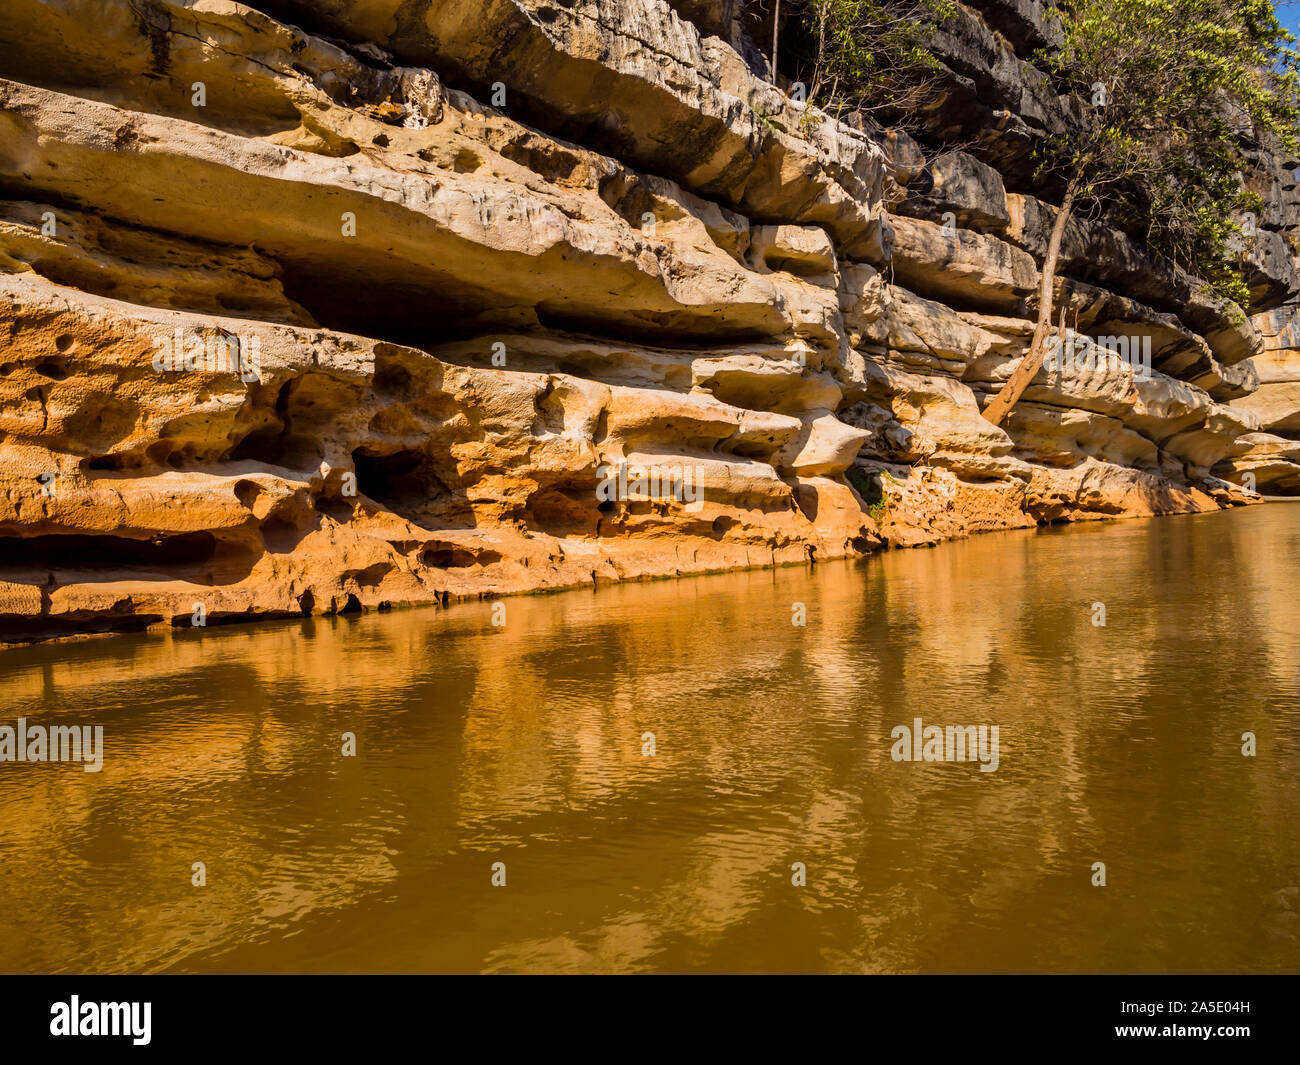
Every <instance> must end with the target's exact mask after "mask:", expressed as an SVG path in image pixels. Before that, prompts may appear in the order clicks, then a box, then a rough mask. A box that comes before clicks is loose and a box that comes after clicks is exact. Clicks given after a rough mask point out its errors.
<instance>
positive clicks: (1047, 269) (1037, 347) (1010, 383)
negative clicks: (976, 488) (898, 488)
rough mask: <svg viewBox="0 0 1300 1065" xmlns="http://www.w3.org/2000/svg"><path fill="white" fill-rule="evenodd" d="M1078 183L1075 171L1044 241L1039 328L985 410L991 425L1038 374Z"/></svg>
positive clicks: (1049, 326) (1006, 410)
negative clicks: (1048, 236)
mask: <svg viewBox="0 0 1300 1065" xmlns="http://www.w3.org/2000/svg"><path fill="white" fill-rule="evenodd" d="M1080 184H1081V180H1080V178H1079V177H1078V171H1076V176H1074V177H1072V178H1070V181H1069V184H1068V185H1066V187H1065V198H1064V199H1063V200H1061V209H1060V212H1059V213H1058V214H1057V216H1056V222H1055V224H1053V226H1052V235H1051V238H1050V239H1049V240H1048V242H1047V256H1046V257H1045V258H1044V259H1043V272H1042V277H1041V280H1040V281H1039V285H1038V327H1037V328H1036V329H1035V330H1034V339H1033V342H1032V343H1031V344H1030V345H1029V354H1028V355H1026V356H1025V357H1024V358H1023V359H1021V360H1020V365H1019V366H1017V367H1016V369H1015V372H1014V373H1013V374H1012V375H1011V376H1010V377H1009V378H1007V382H1006V384H1004V385H1003V386H1002V387H1001V388H1000V389H999V390H998V394H997V395H996V396H994V397H993V400H992V402H990V403H989V405H988V406H987V407H985V408H984V417H985V418H986V419H988V420H989V421H990V422H992V423H993V424H994V425H1001V424H1002V422H1003V421H1004V420H1005V419H1006V416H1007V415H1008V414H1010V413H1011V408H1012V407H1014V406H1015V405H1016V401H1017V400H1018V399H1020V397H1021V396H1022V395H1023V394H1024V391H1025V389H1026V388H1028V387H1029V382H1030V381H1032V380H1033V379H1034V375H1035V374H1036V373H1038V369H1039V367H1040V366H1042V365H1043V358H1044V357H1045V356H1046V354H1047V337H1048V334H1050V333H1051V331H1052V288H1053V285H1054V283H1055V281H1056V261H1057V259H1058V258H1060V255H1061V240H1062V238H1063V237H1064V236H1065V227H1066V225H1068V224H1069V221H1070V218H1071V216H1072V215H1073V214H1074V201H1075V199H1076V198H1077V197H1078V195H1079V185H1080ZM1062 324H1064V320H1062Z"/></svg>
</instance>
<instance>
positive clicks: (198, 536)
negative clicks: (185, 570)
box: [0, 532, 219, 572]
mask: <svg viewBox="0 0 1300 1065" xmlns="http://www.w3.org/2000/svg"><path fill="white" fill-rule="evenodd" d="M218 546H219V542H218V540H217V538H216V537H215V536H213V535H212V534H211V533H209V532H195V533H181V534H179V535H176V536H165V537H157V538H154V539H151V540H135V539H131V538H129V537H125V536H94V535H82V534H66V535H65V534H58V533H53V534H47V535H44V536H7V537H0V572H3V571H7V570H22V569H33V568H44V569H51V570H55V571H56V572H57V571H59V570H84V569H141V570H167V569H172V568H175V567H178V566H194V565H201V564H203V563H206V562H211V561H212V560H213V559H214V558H215V557H216V555H217V549H218Z"/></svg>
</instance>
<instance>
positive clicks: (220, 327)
mask: <svg viewBox="0 0 1300 1065" xmlns="http://www.w3.org/2000/svg"><path fill="white" fill-rule="evenodd" d="M1042 13H1043V5H1041V4H1039V3H1037V2H1036V0H1035V2H1033V3H1028V2H1026V0H983V2H981V3H975V4H972V5H969V6H965V7H959V15H958V17H957V18H956V19H955V20H954V22H953V23H952V25H951V26H950V27H948V29H947V30H945V33H944V34H943V35H942V40H941V41H940V42H938V44H937V47H938V48H939V49H940V57H941V59H942V60H943V62H944V63H945V68H946V69H947V70H948V71H949V72H950V74H951V87H950V91H949V100H948V102H947V104H946V105H945V107H943V108H940V109H939V110H938V111H937V112H936V113H935V114H934V115H932V116H929V118H928V121H930V122H931V124H932V127H933V128H932V129H931V130H930V133H932V134H933V135H934V136H939V135H941V134H947V133H958V134H962V135H969V136H968V139H969V141H970V142H971V144H972V145H973V146H972V147H971V148H970V150H969V151H964V152H950V153H948V154H947V155H944V156H940V157H939V158H937V159H933V158H930V159H928V161H927V158H928V157H927V155H926V153H924V152H923V151H922V150H921V145H920V144H919V143H918V142H916V141H912V140H911V139H910V138H908V137H907V136H906V135H903V134H894V135H890V136H885V135H884V134H882V133H880V132H878V131H875V130H874V129H856V128H850V127H849V126H847V125H845V124H843V123H840V122H836V121H833V120H831V119H829V118H827V117H826V116H824V115H821V114H820V113H819V112H816V111H812V110H809V109H808V108H805V107H804V106H803V105H801V104H799V103H797V102H796V101H795V100H794V99H792V98H791V97H790V96H788V95H787V94H786V93H785V92H783V91H782V90H781V89H780V88H778V86H777V85H776V84H774V83H773V79H772V75H771V72H770V71H769V70H768V69H767V68H766V64H765V61H764V60H763V59H762V57H761V55H760V54H759V52H758V50H757V49H756V48H755V47H754V46H753V45H752V44H751V43H750V35H751V31H752V29H753V27H752V26H751V25H749V24H747V23H746V21H745V17H744V15H743V12H742V11H741V8H740V5H737V4H735V3H733V2H732V0H689V2H688V0H677V2H673V3H667V2H665V0H617V2H615V0H572V2H568V3H564V4H555V3H551V2H547V0H486V2H485V0H474V2H470V0H442V2H439V3H433V4H428V3H424V4H421V3H416V4H411V3H406V2H404V0H359V2H350V0H349V2H346V3H345V2H342V0H321V2H314V3H310V4H309V3H306V2H302V3H299V2H296V0H262V2H258V0H255V2H253V3H252V4H250V5H245V4H242V3H236V2H232V0H138V2H134V3H130V4H120V5H103V4H100V3H97V2H93V0H58V2H55V0H6V3H5V5H4V6H3V8H2V9H0V337H3V339H2V340H0V460H2V461H0V640H3V639H27V638H33V637H43V636H53V635H63V634H71V633H80V632H94V631H111V630H120V629H130V628H139V627H144V626H148V625H152V624H171V625H189V624H193V623H195V622H196V620H201V621H204V622H205V623H214V622H219V621H223V620H238V619H244V618H249V617H255V616H293V615H299V614H310V613H313V612H337V611H345V610H352V609H371V608H385V607H387V606H390V605H395V604H401V603H419V602H437V601H446V600H448V599H449V598H454V597H461V596H497V595H504V594H508V593H512V592H520V591H529V590H536V589H544V588H561V587H574V586H579V585H583V584H590V583H592V582H599V581H606V580H611V581H612V580H619V579H627V578H637V577H651V576H667V575H677V574H687V573H698V572H703V571H708V570H715V569H722V568H732V567H742V566H759V565H772V564H779V563H786V562H796V561H807V560H810V559H817V558H828V557H842V556H846V555H854V554H860V553H865V552H868V551H871V550H874V549H876V548H877V547H880V546H882V545H885V544H900V545H910V544H917V543H928V542H934V541H936V540H939V539H943V538H946V537H951V536H960V535H964V534H966V533H968V532H972V531H980V530H985V529H996V528H1008V527H1016V526H1028V525H1032V524H1035V523H1043V522H1053V521H1068V520H1080V519H1087V518H1099V517H1107V516H1117V515H1133V514H1142V515H1146V514H1160V513H1169V512H1175V511H1188V510H1203V509H1210V508H1214V507H1218V506H1221V505H1228V504H1232V503H1239V502H1244V501H1247V500H1248V499H1249V498H1251V497H1250V496H1249V495H1248V493H1246V492H1244V491H1243V490H1242V489H1241V487H1240V485H1241V484H1242V480H1243V475H1244V474H1251V475H1252V476H1253V477H1254V478H1255V479H1256V481H1257V482H1258V487H1259V491H1260V492H1267V493H1283V492H1289V493H1300V478H1297V474H1300V456H1297V454H1296V450H1295V440H1296V439H1297V433H1300V420H1298V419H1300V415H1297V411H1300V394H1297V389H1300V354H1297V351H1296V348H1297V345H1296V343H1295V341H1296V338H1295V337H1294V336H1293V333H1292V329H1293V322H1294V318H1293V315H1294V314H1295V313H1296V308H1297V307H1300V281H1298V280H1297V275H1296V271H1295V266H1294V258H1293V255H1292V247H1291V244H1292V241H1293V240H1294V233H1295V231H1296V228H1297V225H1300V211H1298V209H1297V200H1298V199H1300V196H1298V194H1297V192H1296V189H1295V182H1294V179H1293V175H1291V174H1290V173H1289V172H1288V170H1287V168H1288V167H1290V166H1293V165H1294V161H1291V160H1274V159H1272V158H1271V157H1269V158H1267V159H1265V158H1264V156H1265V155H1266V153H1264V151H1263V149H1260V154H1261V159H1262V160H1263V163H1266V164H1267V165H1266V166H1265V165H1263V164H1261V173H1265V174H1267V175H1271V176H1270V177H1269V179H1268V183H1267V188H1265V189H1264V190H1263V191H1264V192H1265V193H1266V194H1267V196H1266V199H1267V200H1268V202H1269V205H1270V208H1269V213H1268V215H1267V217H1266V218H1265V219H1264V220H1263V223H1262V224H1263V230H1262V233H1263V235H1262V237H1261V240H1260V241H1259V243H1258V245H1257V246H1253V247H1252V249H1251V250H1250V253H1249V262H1250V270H1251V271H1252V272H1251V275H1250V281H1251V286H1252V297H1253V301H1254V302H1253V304H1252V306H1251V307H1250V308H1248V310H1249V311H1250V317H1245V316H1243V315H1241V314H1240V313H1234V311H1235V309H1234V308H1231V307H1227V306H1224V305H1223V304H1221V303H1220V302H1217V301H1215V300H1214V299H1212V298H1210V297H1209V296H1208V295H1206V294H1205V293H1204V292H1203V291H1202V290H1201V289H1200V288H1199V287H1198V286H1197V285H1196V284H1195V283H1194V282H1193V281H1192V280H1191V279H1189V278H1187V277H1185V276H1183V275H1181V274H1179V273H1178V272H1177V271H1174V270H1171V269H1169V268H1167V267H1164V266H1162V265H1160V264H1158V263H1156V262H1153V261H1152V260H1151V259H1150V258H1149V257H1148V256H1146V254H1145V253H1144V252H1143V250H1142V248H1141V247H1140V245H1138V244H1137V243H1136V242H1135V241H1133V240H1132V239H1131V238H1130V237H1127V236H1125V235H1124V234H1121V233H1116V232H1112V231H1110V230H1106V229H1104V228H1102V227H1098V226H1090V225H1088V224H1086V223H1082V222H1080V223H1078V224H1076V225H1075V226H1073V227H1072V229H1071V232H1070V234H1069V238H1068V240H1067V243H1066V248H1065V250H1064V253H1063V265H1062V279H1061V282H1060V289H1059V295H1060V298H1061V299H1062V300H1063V301H1064V302H1065V303H1066V304H1067V305H1068V307H1069V308H1070V312H1069V313H1070V315H1071V320H1072V321H1073V322H1074V324H1075V328H1076V329H1079V330H1081V331H1089V332H1092V333H1096V334H1113V335H1117V336H1118V335H1124V336H1129V337H1135V338H1145V339H1146V340H1147V341H1148V342H1149V343H1150V345H1151V349H1152V351H1153V366H1152V372H1151V374H1150V376H1149V378H1146V377H1144V376H1143V375H1139V374H1136V373H1134V372H1132V371H1130V370H1120V371H1114V370H1112V369H1110V368H1099V369H1095V370H1078V369H1077V368H1075V369H1068V368H1067V369H1062V370H1059V371H1053V372H1050V373H1049V372H1048V371H1046V370H1044V371H1043V372H1042V373H1041V374H1040V377H1039V378H1038V379H1036V381H1035V384H1034V386H1033V387H1031V389H1030V390H1029V392H1027V393H1026V396H1025V400H1024V401H1023V402H1022V403H1021V404H1020V405H1019V406H1018V407H1017V409H1016V410H1015V412H1014V414H1013V417H1012V418H1011V419H1010V420H1009V422H1008V423H1007V425H1006V426H1005V427H1004V428H1001V429H999V428H994V427H992V426H990V425H989V424H988V423H987V422H985V421H984V420H983V419H982V418H981V417H980V416H979V410H980V406H981V404H982V403H983V402H986V401H987V398H988V396H989V395H990V394H991V393H992V391H993V390H995V389H996V388H997V387H998V386H999V384H1000V383H1001V382H1002V381H1003V380H1005V379H1006V377H1007V376H1008V375H1009V374H1010V372H1011V371H1012V369H1013V368H1014V366H1015V363H1016V360H1017V359H1018V358H1019V357H1020V355H1021V353H1022V352H1023V350H1024V347H1025V344H1026V340H1027V337H1028V335H1029V331H1030V320H1031V318H1032V316H1033V314H1034V311H1035V308H1034V306H1033V300H1034V288H1035V284H1034V283H1035V277H1036V268H1037V263H1038V262H1039V261H1041V257H1042V250H1043V247H1044V243H1045V236H1044V234H1045V232H1046V229H1047V228H1048V227H1050V225H1051V218H1052V212H1053V210H1054V208H1052V206H1051V204H1050V199H1051V196H1052V190H1051V189H1050V188H1036V187H1035V186H1034V185H1033V183H1032V180H1031V174H1030V171H1029V169H1028V168H1027V166H1026V163H1025V161H1026V159H1027V158H1028V152H1029V148H1030V147H1031V146H1032V142H1033V140H1034V138H1035V137H1036V136H1041V135H1042V133H1043V132H1044V131H1048V130H1052V129H1056V128H1060V127H1061V125H1062V124H1063V123H1067V124H1068V122H1069V121H1070V115H1071V106H1072V105H1071V104H1070V102H1068V101H1062V100H1059V99H1057V98H1056V97H1054V96H1052V95H1051V94H1050V92H1046V90H1044V89H1043V88H1042V84H1041V79H1039V78H1036V77H1035V76H1034V72H1033V71H1032V68H1031V67H1030V65H1029V61H1028V57H1029V55H1030V54H1031V52H1032V50H1033V48H1034V47H1037V46H1038V45H1039V44H1042V43H1044V42H1045V41H1046V42H1049V43H1050V39H1051V31H1050V22H1046V21H1044V19H1043V17H1042ZM777 81H778V82H782V78H781V77H780V76H778V78H777ZM616 471H622V474H623V477H624V480H623V482H622V485H623V490H621V491H619V492H616V493H614V496H616V497H615V498H611V497H610V493H609V492H603V491H602V489H601V485H602V484H608V480H609V477H610V474H611V472H616ZM647 472H648V473H653V474H655V475H656V479H657V476H658V475H660V474H662V475H663V476H664V477H665V478H669V477H671V476H678V477H684V478H687V479H688V480H689V482H690V483H691V484H692V485H694V486H696V487H698V489H699V490H700V491H699V492H698V498H692V497H691V493H688V492H685V491H680V492H678V491H676V489H674V490H673V491H672V492H667V493H665V492H662V491H656V490H654V488H653V484H652V487H651V489H649V490H645V489H642V490H638V489H637V488H636V487H635V485H636V483H637V479H638V475H639V474H642V473H647ZM629 474H630V476H629ZM629 482H630V483H631V484H632V485H633V486H634V487H633V488H632V489H631V490H628V489H627V485H628V483H629ZM675 483H676V484H677V485H678V487H680V486H681V484H682V481H681V480H679V481H678V482H675Z"/></svg>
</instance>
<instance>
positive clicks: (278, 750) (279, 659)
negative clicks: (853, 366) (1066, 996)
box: [0, 504, 1300, 973]
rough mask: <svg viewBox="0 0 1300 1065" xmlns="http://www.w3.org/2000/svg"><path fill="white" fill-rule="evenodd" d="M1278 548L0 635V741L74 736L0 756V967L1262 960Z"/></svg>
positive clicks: (629, 967)
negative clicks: (5, 729)
mask: <svg viewBox="0 0 1300 1065" xmlns="http://www.w3.org/2000/svg"><path fill="white" fill-rule="evenodd" d="M1298 559H1300V507H1296V506H1293V505H1288V504H1277V505H1268V506H1259V507H1253V508H1249V509H1246V510H1241V511H1233V512H1225V513H1218V514H1210V515H1202V516H1187V517H1175V518H1162V519H1154V520H1137V521H1123V522H1106V523H1093V524H1083V525H1077V526H1062V527H1053V528H1048V529H1042V530H1035V531H1023V532H1007V533H995V534H988V535H983V536H978V537H974V538H971V539H969V540H966V541H961V542H956V543H949V544H945V545H941V546H939V547H937V548H933V549H927V550H912V551H893V552H888V553H884V554H881V555H878V556H875V557H872V558H868V559H864V560H860V561H856V562H837V563H826V564H819V565H817V566H816V567H813V568H785V569H778V570H766V571H753V572H746V573H733V574H721V575H717V576H708V577H701V578H695V579H687V580H680V581H663V582H653V583H639V584H628V585H623V586H601V587H599V588H598V589H593V590H583V591H576V592H567V593H563V594H557V595H545V596H531V597H522V598H514V599H509V600H506V601H505V613H504V618H502V617H501V616H500V612H499V610H498V612H497V614H496V615H495V620H498V621H500V620H504V625H494V624H493V621H494V612H493V607H492V605H491V604H490V603H469V604H457V605H452V606H450V607H448V608H446V609H420V610H402V611H394V612H392V613H386V614H367V615H364V616H344V617H337V618H316V619H310V620H305V621H295V622H276V623H268V624H262V625H238V626H229V627H224V628H223V627H209V628H207V629H202V630H177V631H175V632H170V633H165V634H162V635H158V634H140V635H131V636H116V637H111V638H101V639H93V640H86V641H77V642H62V643H50V644H42V645H33V646H24V647H17V648H11V649H8V650H5V651H0V697H2V701H0V707H2V708H3V713H0V725H8V726H16V719H18V718H20V717H22V718H23V719H24V720H25V722H26V723H27V724H28V725H29V726H30V725H35V724H40V725H44V726H50V725H78V726H82V725H95V724H98V725H102V726H103V730H104V731H103V746H104V749H103V763H102V769H101V770H100V771H99V772H85V771H84V768H83V766H81V765H78V764H68V763H36V764H32V763H14V762H6V763H0V907H2V908H3V913H4V918H5V919H4V923H3V927H0V971H4V972H33V971H34V972H123V971H124V972H257V973H262V972H287V973H298V972H428V971H439V972H441V971H456V972H461V971H468V972H480V971H486V972H537V971H561V972H569V971H582V972H593V971H594V972H628V971H632V972H663V971H667V972H681V971H698V972H956V973H968V972H1119V973H1128V972H1157V973H1163V972H1189V973H1197V972H1254V971H1260V972H1275V971H1290V972H1295V971H1297V970H1300V886H1298V885H1300V786H1298V785H1297V780H1296V776H1297V771H1298V770H1300V581H1298V580H1297V572H1298V567H1297V560H1298ZM799 604H802V611H800V607H799ZM1096 604H1101V605H1102V607H1103V608H1104V614H1105V624H1104V625H1100V624H1096V623H1095V622H1097V621H1099V620H1100V613H1101V612H1100V611H1099V610H1098V608H1097V606H1096ZM801 613H802V619H803V620H804V621H805V623H804V624H802V625H798V624H795V623H794V622H796V621H798V620H801V617H800V615H801ZM918 717H919V718H921V719H922V720H923V722H924V724H925V725H927V726H928V725H939V726H965V725H977V726H978V725H985V726H997V728H998V733H997V735H998V757H997V765H996V770H995V771H988V770H987V765H988V764H989V763H986V765H985V766H984V767H983V768H982V766H981V764H979V763H978V762H974V761H965V762H954V761H933V762H926V761H910V760H909V761H902V760H895V758H894V756H893V753H894V752H895V751H896V749H897V745H896V744H895V740H894V738H893V737H894V736H895V735H896V733H895V732H894V730H895V729H896V728H897V727H899V726H908V727H909V728H910V727H912V725H913V722H914V720H915V719H916V718H918ZM1244 733H1252V734H1253V736H1254V744H1255V747H1256V750H1255V754H1254V755H1253V756H1247V755H1245V754H1243V746H1244V745H1245V744H1246V743H1247V741H1246V740H1244V739H1243V734H1244ZM345 734H351V735H352V736H353V737H355V741H354V742H355V754H354V755H351V756H349V755H347V754H345V753H344V747H345V744H347V743H348V741H347V740H346V739H345ZM196 863H202V865H201V867H200V868H198V869H196ZM498 863H500V864H498ZM796 863H800V864H798V865H797V864H796ZM1096 863H1104V876H1105V884H1104V885H1101V884H1100V883H1098V880H1099V877H1100V872H1099V869H1098V867H1097V865H1096ZM800 868H802V870H803V872H802V874H801V873H800ZM200 872H201V873H202V879H203V881H204V882H203V883H202V884H201V885H196V884H195V880H196V879H199V878H200ZM801 879H802V880H803V881H804V882H803V883H801V884H797V883H796V882H795V881H798V880H801ZM494 880H495V881H496V883H494ZM502 880H504V883H503V884H502V883H501V881H502Z"/></svg>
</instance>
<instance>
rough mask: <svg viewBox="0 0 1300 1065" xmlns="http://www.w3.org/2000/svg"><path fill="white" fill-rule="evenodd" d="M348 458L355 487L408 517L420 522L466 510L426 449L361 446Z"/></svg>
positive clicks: (460, 515) (454, 516)
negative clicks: (380, 449) (383, 450)
mask: <svg viewBox="0 0 1300 1065" xmlns="http://www.w3.org/2000/svg"><path fill="white" fill-rule="evenodd" d="M352 462H353V465H354V467H355V469H356V475H357V490H358V491H359V492H362V493H364V494H365V495H366V496H368V497H369V498H371V499H373V500H374V501H375V502H376V503H378V504H380V505H381V506H383V507H386V508H387V509H388V510H391V511H392V512H393V513H394V514H398V515H400V516H401V517H403V518H406V519H407V520H409V521H413V522H416V523H417V524H423V523H427V522H430V521H433V520H435V519H442V520H446V519H451V520H456V519H460V518H463V517H464V516H465V515H466V514H468V511H469V505H468V503H467V502H466V501H465V499H464V493H457V492H455V491H453V490H452V489H451V488H450V487H449V486H448V485H447V483H446V482H445V481H444V480H443V479H442V477H440V476H439V475H438V471H437V469H436V463H435V460H434V458H433V456H432V455H430V454H429V453H428V452H427V451H422V450H420V449H418V448H404V449H401V450H398V451H392V452H388V453H386V454H380V453H376V452H375V451H373V450H371V449H369V448H365V447H361V448H357V450H355V451H353V452H352ZM444 527H445V526H444Z"/></svg>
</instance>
